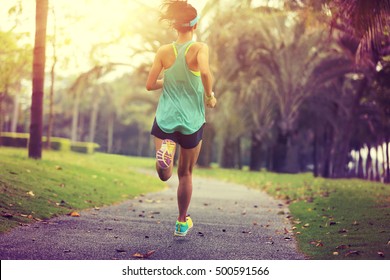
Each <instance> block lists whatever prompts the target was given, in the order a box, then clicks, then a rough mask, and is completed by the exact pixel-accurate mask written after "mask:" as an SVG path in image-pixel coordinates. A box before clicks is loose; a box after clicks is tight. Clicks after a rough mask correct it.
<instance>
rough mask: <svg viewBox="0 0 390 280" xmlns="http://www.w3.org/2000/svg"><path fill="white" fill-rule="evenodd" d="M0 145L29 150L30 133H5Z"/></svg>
mask: <svg viewBox="0 0 390 280" xmlns="http://www.w3.org/2000/svg"><path fill="white" fill-rule="evenodd" d="M0 138H1V139H0V144H1V145H2V146H6V147H17V148H27V147H28V139H29V134H28V133H15V132H3V133H1V137H0Z"/></svg>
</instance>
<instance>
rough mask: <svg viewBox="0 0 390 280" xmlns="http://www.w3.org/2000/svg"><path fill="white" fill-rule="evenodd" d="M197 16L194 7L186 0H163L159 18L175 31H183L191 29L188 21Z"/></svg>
mask: <svg viewBox="0 0 390 280" xmlns="http://www.w3.org/2000/svg"><path fill="white" fill-rule="evenodd" d="M197 16H198V13H197V11H196V9H195V8H194V7H193V6H191V4H188V3H187V0H164V2H163V4H162V14H161V18H160V20H166V21H168V22H169V23H170V25H171V26H172V27H173V28H175V29H176V30H177V31H179V32H182V33H185V32H188V31H191V30H192V28H193V27H192V26H189V23H190V22H191V21H192V20H194V19H195V18H196V17H197Z"/></svg>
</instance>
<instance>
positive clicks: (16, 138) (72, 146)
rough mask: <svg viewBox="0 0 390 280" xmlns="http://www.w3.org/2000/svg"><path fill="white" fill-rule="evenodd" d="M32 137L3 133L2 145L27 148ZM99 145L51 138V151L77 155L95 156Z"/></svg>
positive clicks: (45, 138) (44, 138)
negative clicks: (71, 152) (72, 152)
mask: <svg viewBox="0 0 390 280" xmlns="http://www.w3.org/2000/svg"><path fill="white" fill-rule="evenodd" d="M29 137H30V135H29V134H28V133H16V132H3V133H1V137H0V145H2V146H6V147H17V148H27V147H28V140H29ZM46 142H47V137H46V136H43V137H42V147H43V148H45V147H46ZM99 147H100V146H99V145H98V144H96V143H91V142H73V143H72V142H71V141H70V140H69V139H66V138H60V137H52V138H50V149H51V150H54V151H65V152H68V151H74V152H77V153H84V154H93V153H94V152H95V150H96V149H99Z"/></svg>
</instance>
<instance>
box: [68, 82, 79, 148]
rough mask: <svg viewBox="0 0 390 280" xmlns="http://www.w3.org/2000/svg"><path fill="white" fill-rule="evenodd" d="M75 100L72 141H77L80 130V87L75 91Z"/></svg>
mask: <svg viewBox="0 0 390 280" xmlns="http://www.w3.org/2000/svg"><path fill="white" fill-rule="evenodd" d="M74 95H75V96H74V102H73V116H72V132H71V133H72V134H71V137H70V138H71V140H72V142H76V141H77V130H78V124H79V104H80V93H79V92H78V89H76V91H75V92H74Z"/></svg>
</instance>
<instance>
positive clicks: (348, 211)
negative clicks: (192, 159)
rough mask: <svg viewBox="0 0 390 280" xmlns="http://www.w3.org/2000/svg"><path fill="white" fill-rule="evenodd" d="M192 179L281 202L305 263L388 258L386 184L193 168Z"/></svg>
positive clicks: (389, 235) (389, 216) (389, 203)
mask: <svg viewBox="0 0 390 280" xmlns="http://www.w3.org/2000/svg"><path fill="white" fill-rule="evenodd" d="M196 174H198V175H200V176H205V177H213V178H217V179H222V180H227V181H232V182H236V183H239V184H243V185H247V186H250V187H252V188H256V189H259V190H263V191H265V192H267V193H268V194H270V195H272V196H274V197H275V198H278V199H282V200H284V201H286V203H288V204H289V209H290V215H291V217H290V219H291V222H292V223H291V224H292V226H291V228H290V229H288V230H290V231H292V232H294V234H295V235H296V238H297V240H298V244H299V248H300V249H301V250H302V252H304V253H305V254H306V255H307V256H309V258H311V259H321V260H326V259H335V260H338V259H364V260H368V259H373V260H377V259H390V185H385V184H380V183H373V182H367V181H362V180H331V179H323V178H314V177H313V176H312V175H311V174H294V175H293V174H274V173H269V172H249V171H239V170H223V169H218V168H213V169H197V170H196Z"/></svg>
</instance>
